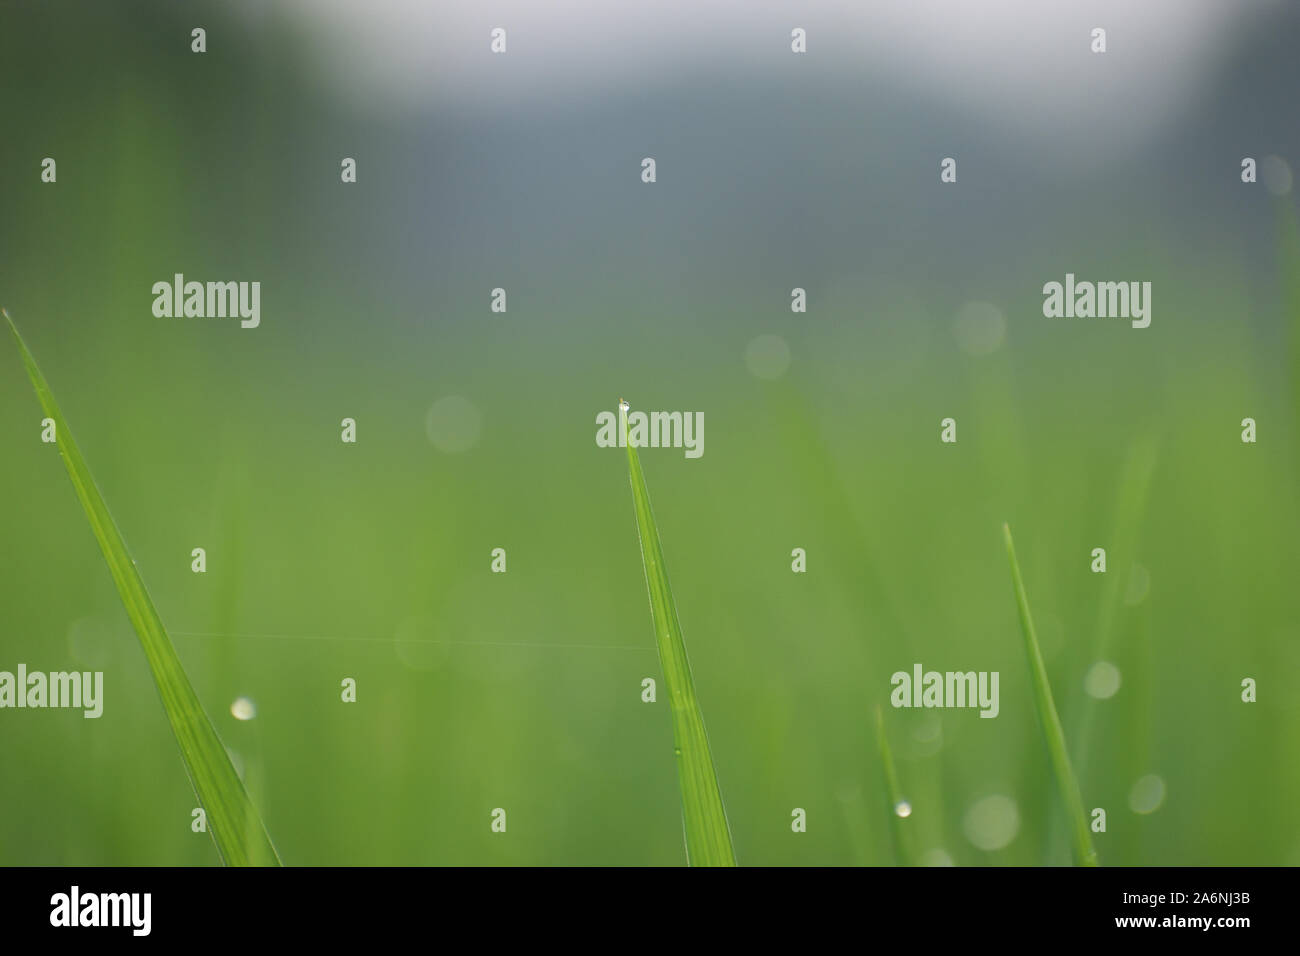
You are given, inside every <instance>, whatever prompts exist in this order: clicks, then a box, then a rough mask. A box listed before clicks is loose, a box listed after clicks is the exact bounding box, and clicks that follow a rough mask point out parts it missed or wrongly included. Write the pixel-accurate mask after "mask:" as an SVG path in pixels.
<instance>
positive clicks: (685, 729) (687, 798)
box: [619, 403, 736, 866]
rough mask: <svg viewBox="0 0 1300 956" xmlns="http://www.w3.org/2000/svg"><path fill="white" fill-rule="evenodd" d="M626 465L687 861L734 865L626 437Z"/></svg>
mask: <svg viewBox="0 0 1300 956" xmlns="http://www.w3.org/2000/svg"><path fill="white" fill-rule="evenodd" d="M620 404H621V403H620ZM619 417H620V418H621V419H622V421H621V422H620V423H619V424H620V427H621V428H622V429H623V435H624V438H625V440H626V436H627V413H626V411H624V410H623V409H622V408H620V411H619ZM627 467H628V476H629V479H630V481H631V483H632V504H633V505H634V507H635V509H636V530H637V536H638V537H639V538H640V541H641V563H642V565H643V566H644V568H645V580H646V589H647V590H648V591H649V592H650V617H651V620H652V621H653V623H654V629H655V643H656V644H657V645H658V647H659V663H660V666H662V667H663V671H664V680H665V681H666V682H667V684H668V699H669V701H670V707H671V709H672V717H673V752H674V753H675V754H676V755H677V783H678V786H679V789H680V790H681V795H682V828H683V830H684V831H685V837H686V862H687V863H688V864H689V865H691V866H735V865H736V853H735V850H734V849H733V847H732V845H731V831H730V830H729V829H728V827H727V814H726V811H725V810H724V809H723V806H722V793H721V791H719V789H718V775H717V771H716V770H715V769H714V767H713V756H712V754H711V753H710V751H709V738H708V735H707V734H706V733H705V731H704V715H703V714H702V713H701V712H700V703H699V701H698V700H697V699H696V697H695V684H694V682H693V681H692V680H691V668H690V664H689V663H687V660H686V644H685V642H684V641H683V639H682V627H681V624H680V623H679V622H678V620H677V606H676V604H675V603H674V602H673V592H672V588H671V587H670V586H669V584H668V570H667V568H666V567H665V566H664V552H663V547H662V546H661V545H660V543H659V529H658V527H657V526H656V524H655V519H654V512H653V511H652V510H651V508H650V493H649V492H648V491H647V490H646V485H645V475H644V474H642V472H641V462H640V460H639V459H638V457H637V453H636V449H635V448H633V447H632V443H631V442H630V441H629V442H627Z"/></svg>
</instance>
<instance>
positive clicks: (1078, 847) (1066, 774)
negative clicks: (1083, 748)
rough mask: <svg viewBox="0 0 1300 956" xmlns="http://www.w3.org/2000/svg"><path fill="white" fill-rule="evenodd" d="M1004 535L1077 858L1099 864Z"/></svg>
mask: <svg viewBox="0 0 1300 956" xmlns="http://www.w3.org/2000/svg"><path fill="white" fill-rule="evenodd" d="M1002 536H1003V537H1004V538H1005V539H1006V543H1007V559H1008V560H1009V561H1010V562H1011V583H1012V585H1013V587H1014V588H1015V592H1016V606H1017V608H1018V609H1019V611H1020V630H1021V631H1022V632H1023V633H1024V635H1025V655H1026V657H1028V658H1029V676H1030V683H1031V684H1032V685H1033V688H1034V704H1035V706H1036V707H1037V709H1038V719H1039V721H1040V723H1041V724H1042V727H1043V736H1044V738H1046V740H1047V751H1048V754H1049V755H1050V756H1051V759H1052V769H1053V770H1055V772H1056V785H1057V787H1058V789H1059V790H1060V792H1061V802H1062V803H1063V804H1064V805H1065V810H1066V816H1067V817H1068V819H1069V823H1070V830H1071V835H1072V837H1073V839H1074V861H1075V863H1076V864H1078V865H1079V866H1096V865H1097V851H1096V850H1094V849H1093V848H1092V836H1091V834H1090V833H1089V831H1088V817H1087V815H1086V814H1085V813H1084V812H1083V798H1082V797H1081V796H1080V795H1079V783H1078V781H1077V780H1075V777H1074V770H1073V769H1072V768H1071V767H1070V753H1069V751H1068V750H1066V748H1065V732H1064V731H1063V730H1061V718H1060V717H1059V716H1057V713H1056V704H1055V703H1053V701H1052V685H1051V684H1049V683H1048V682H1047V667H1046V666H1045V665H1044V664H1043V652H1042V650H1041V649H1040V648H1039V646H1038V634H1037V632H1036V631H1035V630H1034V620H1033V618H1032V617H1031V616H1030V614H1029V598H1028V596H1027V595H1026V594H1025V582H1024V581H1022V580H1021V578H1020V562H1018V561H1017V560H1016V546H1015V544H1013V543H1012V541H1011V526H1010V525H1007V524H1003V525H1002Z"/></svg>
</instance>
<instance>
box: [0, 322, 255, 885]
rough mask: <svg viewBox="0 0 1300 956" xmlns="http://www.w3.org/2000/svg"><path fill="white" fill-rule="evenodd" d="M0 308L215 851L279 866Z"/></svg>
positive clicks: (229, 859) (37, 373)
mask: <svg viewBox="0 0 1300 956" xmlns="http://www.w3.org/2000/svg"><path fill="white" fill-rule="evenodd" d="M0 311H3V310H0ZM3 314H4V317H5V320H6V321H7V322H8V323H9V330H10V331H11V332H13V335H14V341H15V342H17V343H18V350H19V352H21V353H22V358H23V364H24V365H26V366H27V374H28V376H29V377H30V378H31V380H32V386H33V387H34V388H35V389H36V397H37V399H38V400H39V401H40V404H41V408H43V409H44V410H45V415H46V417H48V418H51V419H53V420H54V425H55V438H56V440H57V442H58V447H59V454H60V455H61V456H62V458H63V463H64V464H65V465H66V466H67V469H68V475H69V477H71V479H72V486H73V488H75V489H76V492H77V497H78V498H79V499H80V500H81V505H82V507H83V508H84V509H85V511H86V518H87V520H88V521H89V522H90V527H91V530H92V531H94V533H95V539H96V540H97V541H98V542H99V547H100V550H101V551H103V552H104V560H105V561H106V562H108V569H109V571H110V572H111V573H112V575H113V582H114V583H115V584H116V585H117V592H118V594H119V595H121V597H122V603H123V604H124V605H126V612H127V614H128V615H129V616H130V618H131V623H132V624H133V625H135V631H136V634H137V635H139V637H140V644H141V646H142V647H143V648H144V654H145V657H146V658H147V659H148V661H149V669H150V670H151V671H152V672H153V678H154V683H155V684H157V686H158V694H159V696H160V697H161V698H162V703H163V710H165V711H166V713H167V719H168V720H169V721H170V722H171V726H172V731H173V732H174V733H175V734H176V742H177V743H178V744H180V748H181V756H182V757H183V758H184V759H185V769H186V772H187V773H188V774H189V777H190V783H191V784H192V785H193V787H194V792H195V793H196V794H197V795H198V800H199V805H200V806H201V807H203V809H204V810H205V811H206V813H207V826H208V832H209V833H210V834H212V839H213V842H214V843H216V846H217V852H218V853H219V854H220V856H221V860H222V862H223V863H226V864H228V865H232V866H248V865H257V864H271V865H278V864H279V862H280V859H279V856H278V855H277V854H276V852H275V847H274V846H273V845H272V844H271V838H270V837H269V836H268V835H267V833H266V827H265V826H264V825H263V824H262V820H261V817H260V816H259V815H258V813H257V809H256V808H255V807H254V806H253V802H252V800H250V799H249V796H248V791H247V790H246V789H245V788H244V784H243V781H241V780H240V779H239V775H238V774H237V773H236V772H235V768H234V766H233V765H232V764H231V762H230V756H229V755H228V754H227V753H226V748H225V747H224V746H223V745H222V743H221V741H220V739H218V737H217V732H216V730H215V728H213V726H212V722H211V721H210V720H209V719H208V717H207V715H206V714H205V713H204V712H203V706H202V705H201V704H200V703H199V698H198V695H196V694H195V693H194V688H193V687H192V686H191V685H190V681H189V678H188V677H186V675H185V669H184V668H183V667H182V666H181V662H180V658H178V657H177V656H176V649H175V648H174V647H173V646H172V642H171V638H170V637H168V635H167V631H166V629H165V628H164V627H163V623H162V620H161V619H160V618H159V617H158V611H157V610H156V609H155V608H154V605H153V601H152V600H151V599H150V597H149V592H148V591H147V590H146V589H145V586H144V581H143V580H142V579H141V578H140V572H139V571H138V570H137V568H136V565H135V561H134V560H133V559H132V558H131V556H130V554H128V553H127V549H126V543H125V542H124V541H123V540H122V535H121V532H119V531H118V529H117V525H116V523H114V521H113V517H112V515H110V514H109V511H108V506H107V505H105V504H104V499H103V497H102V496H101V495H100V493H99V489H98V487H96V485H95V479H94V478H93V477H91V474H90V469H89V468H87V467H86V462H85V460H84V459H83V458H82V457H81V451H80V450H79V449H78V448H77V444H76V442H75V441H73V438H72V432H71V430H70V429H69V428H68V423H67V420H66V419H64V417H63V413H62V412H61V411H60V410H59V406H58V403H57V402H56V401H55V400H54V394H53V393H52V392H51V391H50V387H49V385H48V384H47V383H46V381H45V376H43V375H42V374H41V370H40V368H38V367H37V365H36V359H35V358H33V356H32V353H31V352H30V351H29V350H28V348H27V344H26V343H25V342H24V341H23V337H22V336H21V335H20V334H19V333H18V328H17V326H15V325H14V322H13V319H11V318H10V317H9V313H8V312H4V313H3ZM182 819H183V818H182ZM177 825H178V826H180V825H184V823H183V822H182V823H178V824H177Z"/></svg>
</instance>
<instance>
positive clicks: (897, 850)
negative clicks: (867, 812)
mask: <svg viewBox="0 0 1300 956" xmlns="http://www.w3.org/2000/svg"><path fill="white" fill-rule="evenodd" d="M876 746H877V747H878V748H879V749H880V763H881V765H882V766H883V767H884V771H885V796H886V798H887V799H888V800H889V806H888V807H886V808H885V809H886V812H887V813H888V814H889V832H890V834H891V835H892V836H893V840H894V855H895V861H896V862H897V863H898V864H899V865H900V866H912V865H914V864H915V862H916V858H915V854H914V853H913V852H912V841H911V839H910V838H909V835H908V831H907V827H906V823H905V821H904V817H903V813H902V812H901V811H903V810H904V807H905V805H904V803H903V791H902V789H901V788H900V787H899V785H898V771H897V769H895V767H894V754H893V751H891V750H890V749H889V737H887V736H886V735H885V715H884V713H883V712H882V711H881V708H880V705H879V704H877V705H876ZM908 813H909V814H910V808H908Z"/></svg>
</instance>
